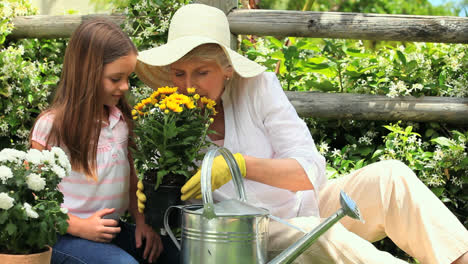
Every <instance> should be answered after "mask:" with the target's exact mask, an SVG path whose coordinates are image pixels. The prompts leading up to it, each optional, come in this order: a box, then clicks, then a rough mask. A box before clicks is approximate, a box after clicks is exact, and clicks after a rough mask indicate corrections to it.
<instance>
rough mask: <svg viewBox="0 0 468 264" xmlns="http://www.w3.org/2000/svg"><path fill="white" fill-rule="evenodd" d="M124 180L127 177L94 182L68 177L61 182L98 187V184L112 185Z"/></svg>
mask: <svg viewBox="0 0 468 264" xmlns="http://www.w3.org/2000/svg"><path fill="white" fill-rule="evenodd" d="M126 179H127V177H124V176H122V177H118V178H113V179H105V180H101V181H98V182H95V181H93V180H88V179H71V178H70V177H67V178H64V179H63V180H62V182H69V183H73V184H88V185H100V184H112V183H117V182H124V181H125V180H126Z"/></svg>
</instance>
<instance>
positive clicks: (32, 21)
mask: <svg viewBox="0 0 468 264" xmlns="http://www.w3.org/2000/svg"><path fill="white" fill-rule="evenodd" d="M95 17H104V18H107V19H110V20H113V21H115V22H116V23H119V24H120V23H122V22H123V21H124V19H125V17H124V16H123V15H121V14H113V15H107V14H102V15H86V16H79V15H65V16H24V17H16V18H14V19H13V23H14V24H15V28H14V29H13V32H12V33H11V35H10V36H9V37H11V38H59V37H69V36H70V35H71V32H73V30H74V29H75V28H76V27H77V26H78V25H79V24H80V23H81V22H82V21H84V20H86V19H90V18H95ZM228 19H229V25H230V28H231V31H232V33H233V34H247V35H258V36H272V35H273V36H302V37H312V38H346V39H368V40H396V41H425V42H445V43H465V44H466V43H468V18H466V17H448V16H411V15H386V14H361V13H340V12H302V11H278V10H234V11H232V12H230V13H229V14H228Z"/></svg>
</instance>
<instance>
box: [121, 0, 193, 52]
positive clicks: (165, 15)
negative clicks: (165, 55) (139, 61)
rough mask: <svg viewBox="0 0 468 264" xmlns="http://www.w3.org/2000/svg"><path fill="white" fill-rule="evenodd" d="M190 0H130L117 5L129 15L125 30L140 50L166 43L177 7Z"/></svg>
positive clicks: (124, 26) (122, 11)
mask: <svg viewBox="0 0 468 264" xmlns="http://www.w3.org/2000/svg"><path fill="white" fill-rule="evenodd" d="M188 2H190V1H189V0H156V1H150V0H128V1H127V2H126V3H125V5H119V6H118V7H117V10H118V12H121V13H124V14H126V15H127V19H126V21H125V23H124V25H123V30H124V31H125V32H126V33H127V34H129V36H130V37H131V38H132V41H133V42H134V43H135V45H136V46H137V47H138V49H139V50H145V49H149V48H152V47H155V46H159V45H161V44H164V43H165V42H166V40H167V32H168V29H169V22H170V20H171V18H172V15H173V14H174V13H175V11H176V10H177V9H179V8H180V7H181V6H183V5H184V4H187V3H188Z"/></svg>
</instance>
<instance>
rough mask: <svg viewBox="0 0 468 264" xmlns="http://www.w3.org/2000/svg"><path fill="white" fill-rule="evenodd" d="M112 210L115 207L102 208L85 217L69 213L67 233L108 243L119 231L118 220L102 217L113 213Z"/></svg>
mask: <svg viewBox="0 0 468 264" xmlns="http://www.w3.org/2000/svg"><path fill="white" fill-rule="evenodd" d="M114 211H115V208H112V209H107V208H106V209H102V210H99V211H97V212H95V213H94V214H93V215H91V216H90V217H88V218H85V219H82V218H79V217H77V216H74V215H69V216H70V220H69V224H70V225H69V227H68V233H69V234H71V235H74V236H77V237H81V238H84V239H88V240H92V241H96V242H102V243H109V242H111V241H112V239H114V237H115V236H116V235H117V234H118V233H120V227H119V226H118V225H119V223H118V221H116V220H114V219H104V218H103V217H104V216H106V215H109V214H112V213H114Z"/></svg>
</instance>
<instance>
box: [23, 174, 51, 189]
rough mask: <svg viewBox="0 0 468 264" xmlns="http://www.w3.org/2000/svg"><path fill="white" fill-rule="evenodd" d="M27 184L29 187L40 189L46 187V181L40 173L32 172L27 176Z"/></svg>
mask: <svg viewBox="0 0 468 264" xmlns="http://www.w3.org/2000/svg"><path fill="white" fill-rule="evenodd" d="M26 184H28V187H29V189H31V190H33V191H40V190H43V189H44V187H45V184H46V182H45V180H44V178H42V177H41V176H40V175H39V174H36V173H31V174H29V175H28V176H26Z"/></svg>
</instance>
